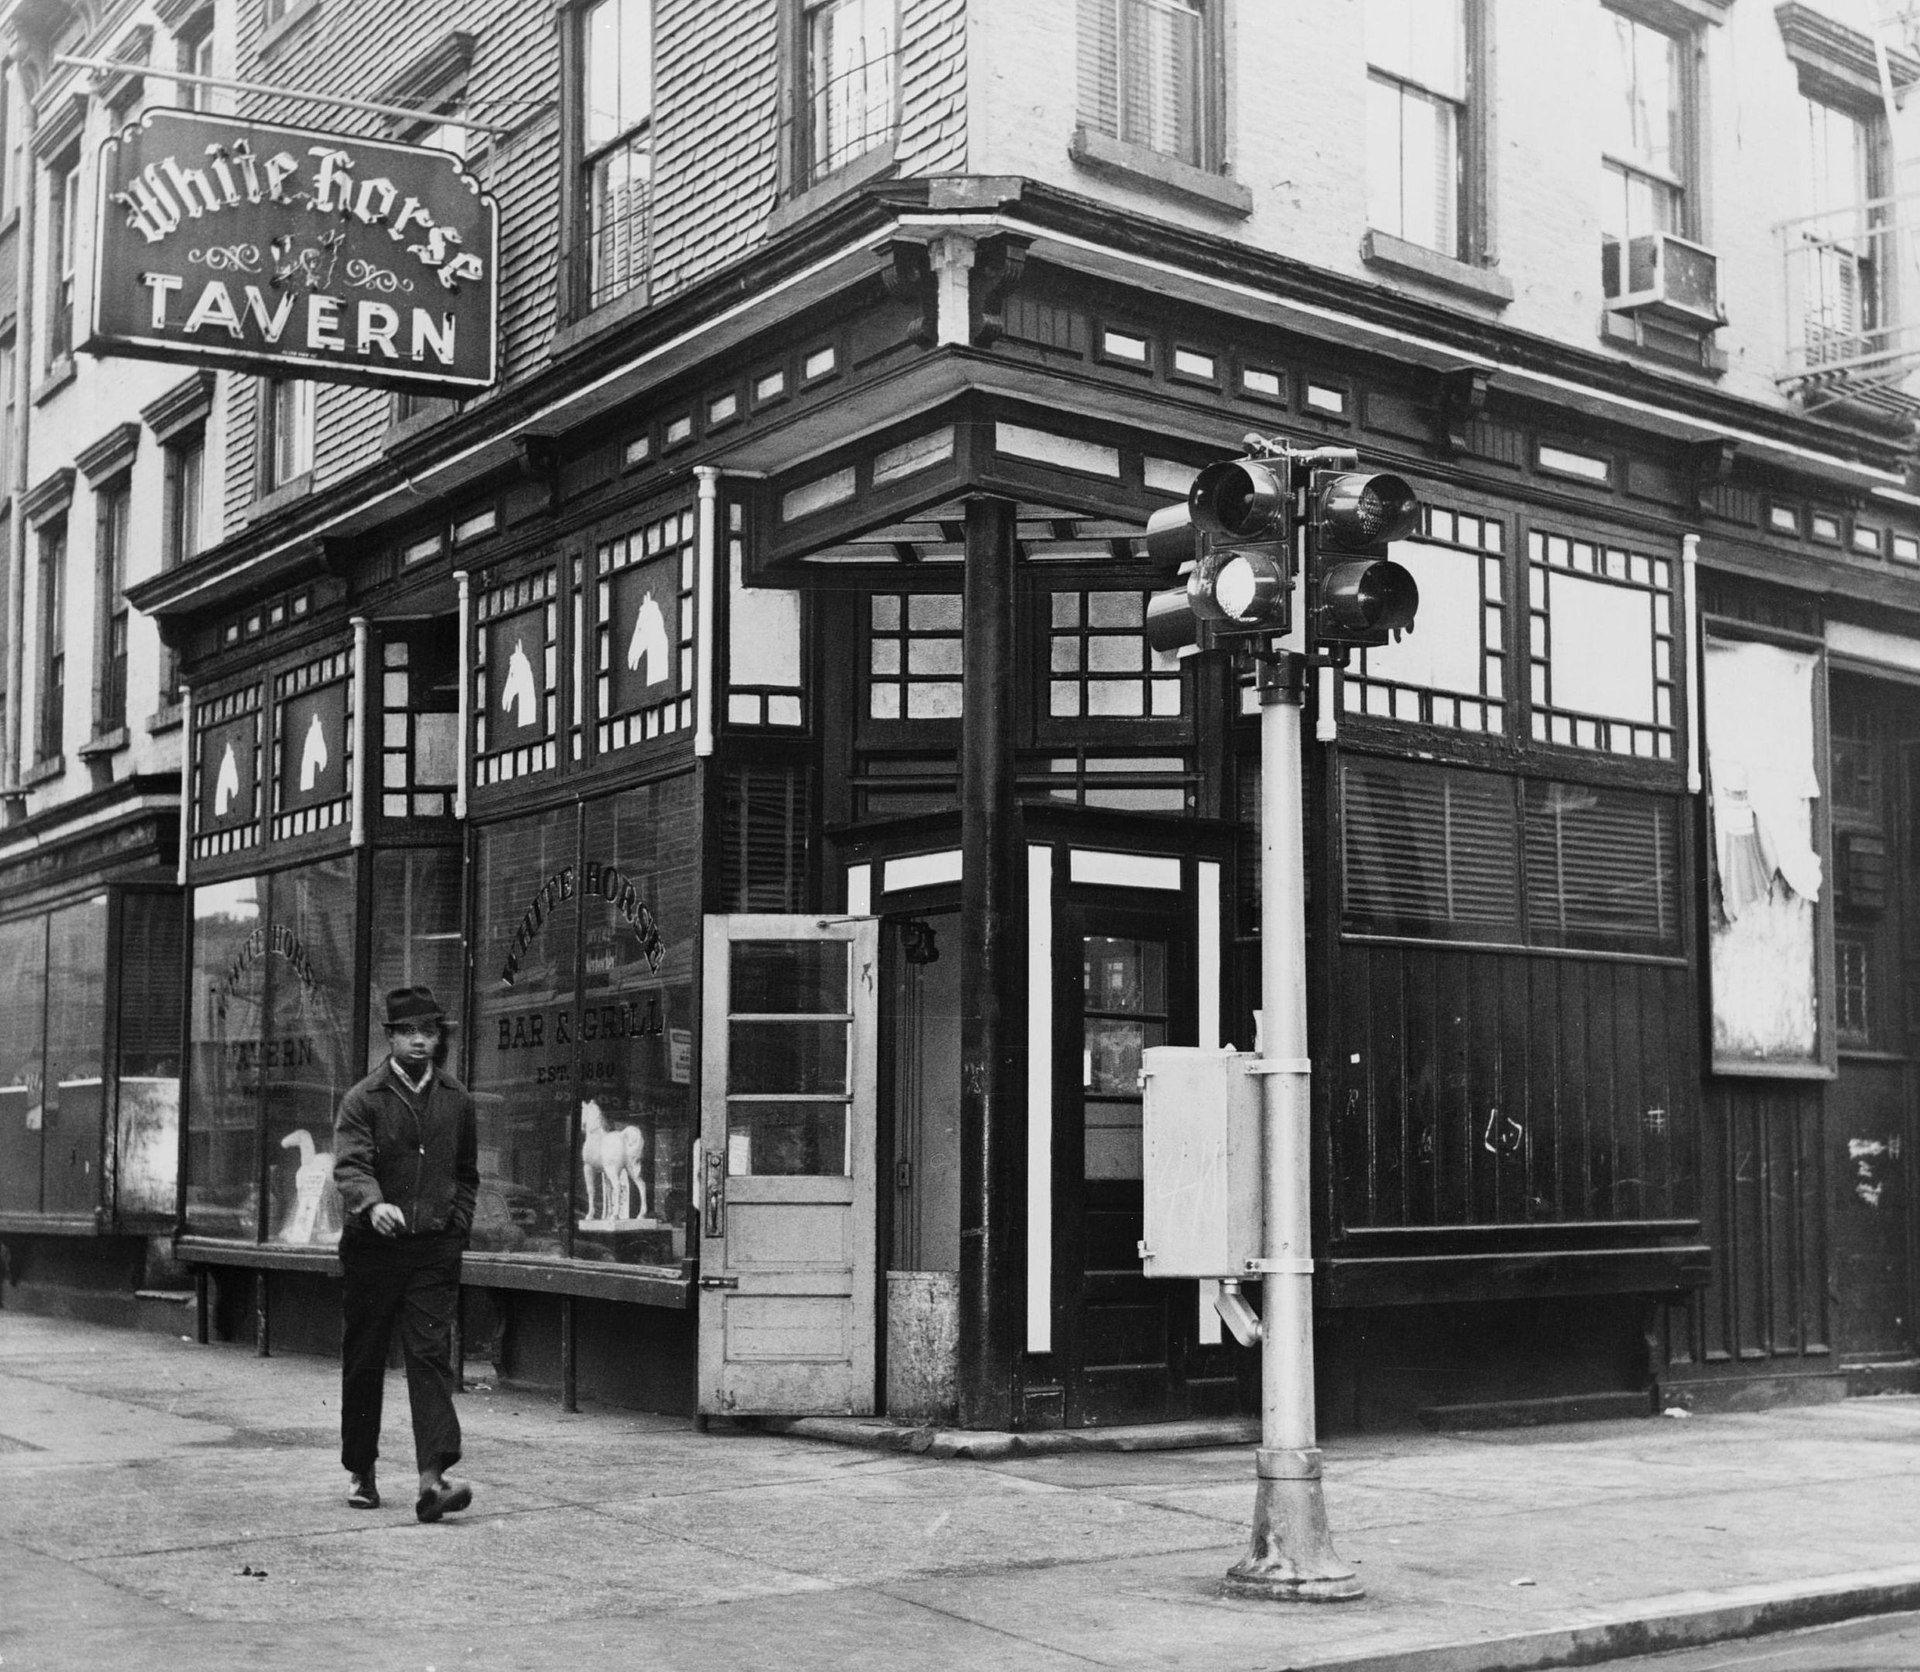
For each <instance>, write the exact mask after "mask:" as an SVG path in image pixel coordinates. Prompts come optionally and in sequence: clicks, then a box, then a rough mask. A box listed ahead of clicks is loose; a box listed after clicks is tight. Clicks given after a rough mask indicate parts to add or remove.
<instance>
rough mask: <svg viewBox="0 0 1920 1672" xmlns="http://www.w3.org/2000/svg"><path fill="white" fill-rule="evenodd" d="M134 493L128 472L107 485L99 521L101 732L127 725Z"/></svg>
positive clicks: (96, 707)
mask: <svg viewBox="0 0 1920 1672" xmlns="http://www.w3.org/2000/svg"><path fill="white" fill-rule="evenodd" d="M131 497H132V496H131V493H130V490H129V486H128V481H127V478H126V477H125V476H122V477H120V478H119V480H118V481H116V482H115V483H114V484H113V485H112V486H111V487H108V488H104V489H103V490H102V491H101V493H100V497H99V500H98V516H97V520H96V521H95V524H94V546H95V550H94V601H95V610H96V612H97V613H96V621H97V626H96V628H95V638H94V658H95V666H96V669H97V671H96V673H95V675H94V688H93V729H94V732H95V734H96V735H98V734H101V733H105V732H110V731H113V730H115V729H116V728H117V727H120V726H124V725H125V724H126V723H127V532H128V530H127V521H128V517H129V515H130V513H131Z"/></svg>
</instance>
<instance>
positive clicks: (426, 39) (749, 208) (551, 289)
mask: <svg viewBox="0 0 1920 1672" xmlns="http://www.w3.org/2000/svg"><path fill="white" fill-rule="evenodd" d="M782 3H783V0H726V3H725V4H716V3H714V0H655V23H654V174H653V178H654V197H653V204H652V224H651V244H652V261H651V268H650V275H649V282H650V288H651V297H652V300H654V301H655V302H659V301H662V300H665V299H666V298H667V297H669V296H671V295H673V294H675V293H676V292H678V291H681V290H684V289H685V288H686V287H687V286H688V285H690V284H693V283H694V282H696V281H697V280H699V279H701V278H704V277H706V276H707V275H709V274H710V273H712V272H713V271H714V270H715V269H716V268H719V267H722V266H724V265H725V264H726V263H728V262H729V261H733V260H736V259H738V258H740V257H741V256H743V255H745V254H746V253H747V252H749V251H750V250H751V249H752V248H753V247H754V246H755V245H757V244H758V243H759V242H760V241H761V240H762V238H763V237H764V236H765V232H766V226H767V220H768V217H769V216H770V215H771V214H772V213H773V212H774V210H775V209H777V208H778V207H779V204H780V201H781V147H782V146H783V145H785V144H788V143H790V142H791V141H790V136H789V135H788V134H787V133H786V132H785V131H784V130H783V128H782V107H783V100H782V96H781V85H780V80H781V76H782V74H783V73H784V70H783V66H784V64H785V59H784V57H783V54H782V51H781V43H780V5H781V4H782ZM261 16H262V8H261V6H260V5H259V4H258V0H248V3H245V4H242V5H240V6H238V7H237V8H236V11H235V17H236V23H237V28H238V40H237V43H236V45H237V55H236V64H237V73H238V74H239V75H241V76H242V77H244V78H247V79H255V80H261V81H270V82H275V83H279V84H282V85H286V86H293V87H301V86H307V87H327V88H347V89H352V90H355V91H362V92H369V93H371V92H372V91H374V90H377V89H379V88H382V87H384V86H386V85H387V84H388V83H389V82H390V81H391V80H392V79H393V78H394V77H395V76H397V75H399V74H400V73H401V72H403V71H404V70H405V69H406V68H407V67H408V66H409V65H411V64H413V63H414V62H416V61H417V60H418V59H420V58H421V57H422V56H423V55H424V54H426V53H427V52H429V51H431V50H432V48H434V47H435V46H436V45H437V44H439V43H440V42H441V41H442V40H444V39H445V37H446V35H447V34H448V32H449V31H451V30H456V29H460V30H466V31H469V32H471V33H472V34H473V35H474V36H475V37H476V43H475V48H474V55H473V66H472V72H471V76H470V79H469V83H468V89H469V100H470V108H471V109H472V111H473V113H474V114H475V115H476V116H479V117H481V118H483V119H485V120H487V121H489V122H497V123H500V124H503V125H505V126H507V127H509V128H510V130H511V131H510V132H508V133H505V134H502V135H499V136H496V137H495V138H494V139H493V140H492V142H491V144H490V145H489V147H488V149H487V151H486V154H485V155H484V156H483V157H482V158H481V159H480V160H479V161H478V163H477V164H476V165H475V169H476V172H477V173H478V174H479V176H480V178H481V180H482V182H483V184H484V185H485V187H486V189H487V190H488V191H489V192H491V193H492V194H493V196H494V198H495V200H496V201H497V203H498V204H499V207H500V244H501V248H500V321H499V332H500V373H501V379H502V384H503V385H506V384H511V383H512V382H514V381H515V380H517V379H519V378H522V377H525V376H527V375H528V374H529V373H531V372H534V371H536V370H538V369H539V368H540V367H541V366H542V365H544V364H545V363H546V359H547V350H548V344H549V342H550V340H551V338H552V335H553V332H554V330H555V328H556V327H557V326H558V325H559V324H560V323H561V320H560V318H559V311H558V310H559V306H560V298H561V294H562V286H561V285H560V282H559V279H560V263H561V261H562V259H563V258H564V256H565V253H566V252H564V251H563V250H562V249H561V247H560V216H559V210H560V197H561V191H562V189H563V185H564V182H563V180H562V167H563V163H562V157H563V151H564V147H563V145H562V135H561V133H560V127H559V98H560V87H559V66H560V52H559V40H560V30H561V29H563V28H567V27H572V26H573V23H574V20H575V17H576V16H577V14H576V13H575V12H572V11H568V12H557V11H556V10H555V9H554V8H553V6H552V5H550V4H547V3H543V0H321V3H320V8H319V10H318V12H317V13H316V14H315V15H314V16H313V17H312V18H311V20H310V21H308V22H307V23H305V24H303V25H301V26H299V27H298V28H296V29H295V31H294V32H293V34H291V35H289V36H286V37H284V38H282V39H281V40H280V41H279V42H278V43H277V44H276V45H275V47H274V49H273V51H272V53H271V56H270V57H268V58H264V59H263V58H262V57H261V56H260V55H259V50H258V49H259V44H260V39H261V35H262V28H261ZM795 68H796V70H797V69H798V68H799V67H798V66H795ZM898 73H899V89H900V130H899V135H898V139H897V143H896V159H897V167H898V170H899V172H901V173H941V172H952V171H956V170H960V169H963V168H964V167H965V165H966V110H965V78H966V0H903V4H902V13H901V24H900V60H899V72H898ZM235 109H236V112H237V114H240V115H243V116H258V117H261V118H263V119H265V120H270V121H275V122H283V123H288V124H291V125H295V126H311V127H315V128H322V129H331V130H333V131H336V132H342V133H352V134H384V133H386V132H388V131H389V124H388V122H387V120H386V119H385V118H383V117H380V116H375V115H372V114H370V113H362V112H356V111H351V110H342V109H338V108H336V107H333V106H329V105H322V104H315V103H308V102H303V101H300V100H297V99H287V98H277V97H268V96H266V95H261V94H246V95H240V96H239V97H238V98H237V100H236V103H235ZM222 381H223V386H224V388H225V389H226V390H227V391H229V393H228V394H226V395H225V396H224V397H223V398H225V399H228V400H230V401H231V403H232V405H231V417H230V420H229V422H228V424H227V428H226V449H225V469H226V480H225V510H226V529H227V531H228V532H232V531H234V530H235V529H237V528H238V527H239V526H240V524H241V522H242V521H243V520H244V515H245V512H246V509H247V507H248V506H249V505H251V504H252V502H253V500H254V498H255V471H256V460H255V441H254V434H255V427H256V415H255V412H254V403H255V395H254V387H255V384H254V380H253V379H252V378H250V377H227V378H224V379H223V380H222ZM487 398H490V397H482V398H481V400H480V401H476V402H470V403H469V405H468V410H469V411H471V410H473V409H474V408H475V407H477V406H479V405H481V404H483V403H484V400H485V399H487ZM389 411H390V407H389V404H388V399H387V397H386V395H385V394H384V393H375V392H372V391H367V390H359V389H353V388H348V387H330V388H326V389H324V390H323V391H322V393H321V396H320V399H319V402H318V425H319V433H318V436H317V438H316V443H315V450H314V468H315V480H316V485H319V486H325V485H326V484H328V483H331V482H336V481H339V480H341V479H343V478H345V477H348V476H350V475H352V474H353V473H354V472H355V471H356V470H358V469H361V468H362V467H364V466H365V465H367V464H369V463H371V462H372V461H374V460H375V459H377V458H378V457H379V456H380V448H381V444H382V442H383V440H384V438H385V435H386V432H387V427H388V424H387V419H388V413H389Z"/></svg>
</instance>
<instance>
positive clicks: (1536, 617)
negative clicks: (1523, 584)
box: [1527, 528, 1675, 761]
mask: <svg viewBox="0 0 1920 1672" xmlns="http://www.w3.org/2000/svg"><path fill="white" fill-rule="evenodd" d="M1527 613H1528V637H1527V644H1528V662H1529V668H1530V676H1531V693H1530V694H1531V699H1532V707H1533V737H1534V740H1535V741H1536V742H1541V743H1557V744H1564V745H1567V746H1570V747H1573V748H1577V749H1595V750H1601V751H1604V752H1606V753H1609V754H1615V755H1631V756H1634V757H1636V758H1638V759H1641V760H1660V761H1670V760H1673V759H1674V758H1675V744H1674V710H1675V704H1674V649H1673V641H1674V564H1673V561H1672V560H1671V559H1670V558H1667V557H1664V556H1661V555H1658V554H1656V553H1648V552H1644V551H1636V550H1633V549H1632V548H1631V547H1629V546H1626V545H1615V544H1612V543H1610V542H1602V541H1597V540H1582V539H1576V538H1570V537H1568V536H1567V535H1564V534H1558V533H1551V532H1547V531H1545V530H1542V529H1538V528H1535V529H1530V530H1529V531H1528V533H1527Z"/></svg>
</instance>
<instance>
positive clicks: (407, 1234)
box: [333, 987, 480, 1521]
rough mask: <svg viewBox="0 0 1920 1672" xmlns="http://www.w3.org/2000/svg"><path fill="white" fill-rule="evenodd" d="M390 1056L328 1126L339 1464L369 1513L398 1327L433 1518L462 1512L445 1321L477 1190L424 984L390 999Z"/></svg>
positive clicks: (461, 1103)
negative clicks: (335, 1245)
mask: <svg viewBox="0 0 1920 1672" xmlns="http://www.w3.org/2000/svg"><path fill="white" fill-rule="evenodd" d="M387 1048H388V1053H389V1054H388V1057H387V1060H386V1061H385V1062H384V1063H382V1064H381V1065H380V1067H379V1068H377V1069H376V1070H375V1071H374V1072H373V1073H371V1074H369V1075H368V1076H367V1077H366V1079H364V1080H362V1081H361V1082H360V1083H359V1084H358V1085H357V1086H355V1087H353V1089H352V1090H351V1091H349V1092H348V1093H347V1095H346V1096H345V1097H343V1098H342V1099H341V1100H340V1112H339V1114H338V1116H337V1117H336V1118H335V1120H334V1127H333V1154H334V1163H333V1179H334V1183H335V1184H336V1185H338V1186H339V1189H340V1201H341V1206H342V1208H343V1210H344V1212H345V1215H346V1228H345V1229H344V1230H343V1231H342V1232H341V1235H340V1266H341V1270H342V1271H343V1273H344V1274H345V1277H346V1284H345V1292H344V1297H343V1299H344V1306H345V1312H346V1336H345V1339H344V1340H343V1342H342V1344H341V1351H340V1360H341V1363H340V1395H341V1397H340V1461H341V1462H342V1463H343V1464H344V1465H345V1466H346V1469H347V1473H348V1474H350V1475H351V1476H352V1477H353V1486H352V1490H351V1491H350V1492H349V1493H348V1496H347V1502H348V1503H349V1504H351V1505H352V1506H353V1507H354V1508H355V1509H378V1508H379V1507H380V1490H379V1488H378V1486H377V1485H376V1484H375V1481H374V1460H375V1459H376V1458H377V1457H378V1456H379V1454H380V1409H381V1401H382V1398H383V1396H384V1394H385V1391H386V1371H387V1347H388V1343H389V1342H390V1341H391V1340H392V1338H393V1326H394V1324H395V1322H396V1321H397V1322H398V1323H399V1325H400V1347H401V1352H402V1354H403V1355H404V1357H405V1359H406V1365H407V1398H408V1402H409V1404H410V1405H411V1406H412V1409H413V1453H414V1461H415V1463H416V1464H417V1466H418V1467H419V1470H420V1496H419V1498H418V1500H417V1501H416V1502H415V1504H414V1506H413V1508H414V1514H415V1515H417V1516H418V1517H419V1518H420V1519H421V1520H422V1521H438V1520H439V1519H440V1518H441V1516H443V1515H448V1514H451V1513H452V1512H454V1511H455V1510H462V1509H465V1508H466V1507H467V1506H468V1505H469V1504H470V1503H472V1502H473V1488H472V1486H470V1485H469V1484H468V1483H467V1482H466V1481H461V1480H449V1479H448V1478H447V1473H446V1472H447V1470H448V1469H450V1468H452V1467H453V1465H454V1464H455V1463H457V1462H459V1461H460V1419H459V1417H458V1416H456V1415H455V1414H454V1409H453V1387H454V1376H453V1315H454V1307H455V1304H456V1302H457V1301H458V1299H459V1294H460V1255H461V1251H462V1250H463V1249H464V1248H465V1247H466V1244H467V1233H468V1232H469V1231H470V1230H471V1229H472V1226H473V1204H474V1199H475V1197H476V1196H477V1195H478V1193H479V1188H480V1169H479V1165H478V1147H477V1143H478V1140H477V1138H476V1135H475V1130H474V1121H473V1099H472V1098H471V1097H469V1096H468V1095H467V1091H466V1088H465V1087H464V1086H462V1085H461V1084H460V1083H459V1081H457V1080H455V1079H453V1078H452V1077H451V1076H450V1075H448V1074H447V1073H446V1071H445V1069H444V1068H443V1067H442V1066H441V1065H442V1064H443V1063H444V1062H445V1061H446V1058H447V1019H446V1015H445V1013H444V1012H443V1011H442V1010H441V1008H440V1006H439V1004H438V1003H437V1002H436V1001H435V999H434V996H433V992H432V990H431V989H430V988H427V987H396V988H395V989H394V990H393V991H392V992H390V993H388V994H387Z"/></svg>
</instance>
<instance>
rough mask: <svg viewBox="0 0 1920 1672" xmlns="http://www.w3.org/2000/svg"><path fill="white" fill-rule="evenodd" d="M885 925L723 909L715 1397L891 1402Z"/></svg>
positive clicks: (714, 1226)
mask: <svg viewBox="0 0 1920 1672" xmlns="http://www.w3.org/2000/svg"><path fill="white" fill-rule="evenodd" d="M878 959H879V933H878V924H877V922H876V921H875V920H874V919H872V918H856V919H847V918H837V919H825V920H823V919H820V918H817V917H787V916H777V917H776V916H761V915H738V916H727V917H709V918H708V919H707V921H706V943H705V965H704V987H703V993H704V998H703V1003H702V1017H701V1021H702V1027H701V1033H702V1046H701V1079H700V1085H701V1090H700V1103H701V1129H700V1148H699V1154H698V1174H697V1176H696V1179H695V1190H696V1193H697V1199H698V1202H699V1214H700V1389H699V1397H700V1410H701V1412H702V1413H703V1414H710V1415H763V1416H765V1415H783V1416H793V1415H803V1414H807V1413H842V1414H849V1415H864V1414H867V1413H869V1412H871V1411H872V1410H873V1408H874V1369H875V1363H874V1300H875V1288H874V1285H875V1270H876V1266H875V1254H876V1250H875V1194H874V1182H875V1123H874V1111H875V1106H876V1098H875V1092H876V1084H875V1081H876V1074H877V1067H878V1057H877V1049H876V1042H877V1038H878V1029H877V1027H876V1017H877V1010H878V997H879V986H880V983H879V965H878Z"/></svg>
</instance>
